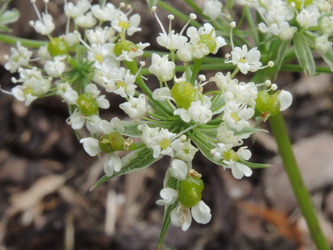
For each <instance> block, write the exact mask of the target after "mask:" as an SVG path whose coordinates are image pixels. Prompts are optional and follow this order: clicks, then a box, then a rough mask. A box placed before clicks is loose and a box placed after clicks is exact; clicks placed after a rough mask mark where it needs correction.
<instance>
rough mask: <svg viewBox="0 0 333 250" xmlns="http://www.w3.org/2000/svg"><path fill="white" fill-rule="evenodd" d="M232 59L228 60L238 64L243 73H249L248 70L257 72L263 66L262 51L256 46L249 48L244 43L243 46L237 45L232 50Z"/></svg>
mask: <svg viewBox="0 0 333 250" xmlns="http://www.w3.org/2000/svg"><path fill="white" fill-rule="evenodd" d="M231 56H232V58H231V60H230V61H226V62H231V63H233V64H234V65H237V67H238V68H239V70H240V71H241V72H242V73H243V74H247V72H248V71H250V72H255V71H257V70H258V69H260V67H261V62H260V61H259V60H260V51H259V50H258V49H257V48H256V47H255V48H252V49H250V50H249V51H248V50H247V46H246V45H245V44H244V45H243V47H242V48H240V47H235V48H234V49H233V50H232V51H231Z"/></svg>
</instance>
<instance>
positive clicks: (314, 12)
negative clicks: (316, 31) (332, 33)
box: [296, 5, 320, 28]
mask: <svg viewBox="0 0 333 250" xmlns="http://www.w3.org/2000/svg"><path fill="white" fill-rule="evenodd" d="M311 7H312V8H310V6H308V8H304V9H302V10H301V12H300V13H299V14H297V16H296V21H297V22H298V23H299V24H300V25H301V26H302V27H304V28H309V27H313V26H316V25H317V22H318V18H319V16H320V12H319V10H318V8H317V7H316V6H315V5H311Z"/></svg>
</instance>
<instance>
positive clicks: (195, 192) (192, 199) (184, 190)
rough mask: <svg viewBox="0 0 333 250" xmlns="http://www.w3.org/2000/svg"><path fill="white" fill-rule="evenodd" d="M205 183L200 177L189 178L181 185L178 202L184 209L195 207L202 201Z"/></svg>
mask: <svg viewBox="0 0 333 250" xmlns="http://www.w3.org/2000/svg"><path fill="white" fill-rule="evenodd" d="M203 189H204V183H203V181H202V180H201V179H200V178H198V177H192V176H187V177H186V179H185V180H183V181H182V182H181V184H180V190H179V192H178V200H179V202H180V203H181V204H182V205H183V206H184V207H193V206H195V205H196V204H197V203H198V202H199V201H200V200H201V192H202V190H203Z"/></svg>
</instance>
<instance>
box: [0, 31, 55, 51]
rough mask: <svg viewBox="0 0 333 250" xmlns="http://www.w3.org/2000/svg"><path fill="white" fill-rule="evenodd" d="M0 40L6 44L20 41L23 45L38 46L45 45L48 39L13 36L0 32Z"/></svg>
mask: <svg viewBox="0 0 333 250" xmlns="http://www.w3.org/2000/svg"><path fill="white" fill-rule="evenodd" d="M0 41H2V42H5V43H8V44H15V43H16V42H20V43H21V44H22V45H23V46H26V47H30V48H40V47H41V46H44V45H47V43H48V41H36V40H31V39H25V38H19V37H15V36H9V35H5V34H0Z"/></svg>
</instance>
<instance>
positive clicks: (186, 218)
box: [170, 205, 192, 231]
mask: <svg viewBox="0 0 333 250" xmlns="http://www.w3.org/2000/svg"><path fill="white" fill-rule="evenodd" d="M170 218H171V223H172V225H174V226H176V227H181V228H182V230H183V231H186V230H187V229H189V227H190V226H191V223H192V216H191V211H190V209H189V208H188V207H183V206H182V205H178V206H177V207H176V208H175V209H174V210H172V212H171V216H170Z"/></svg>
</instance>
